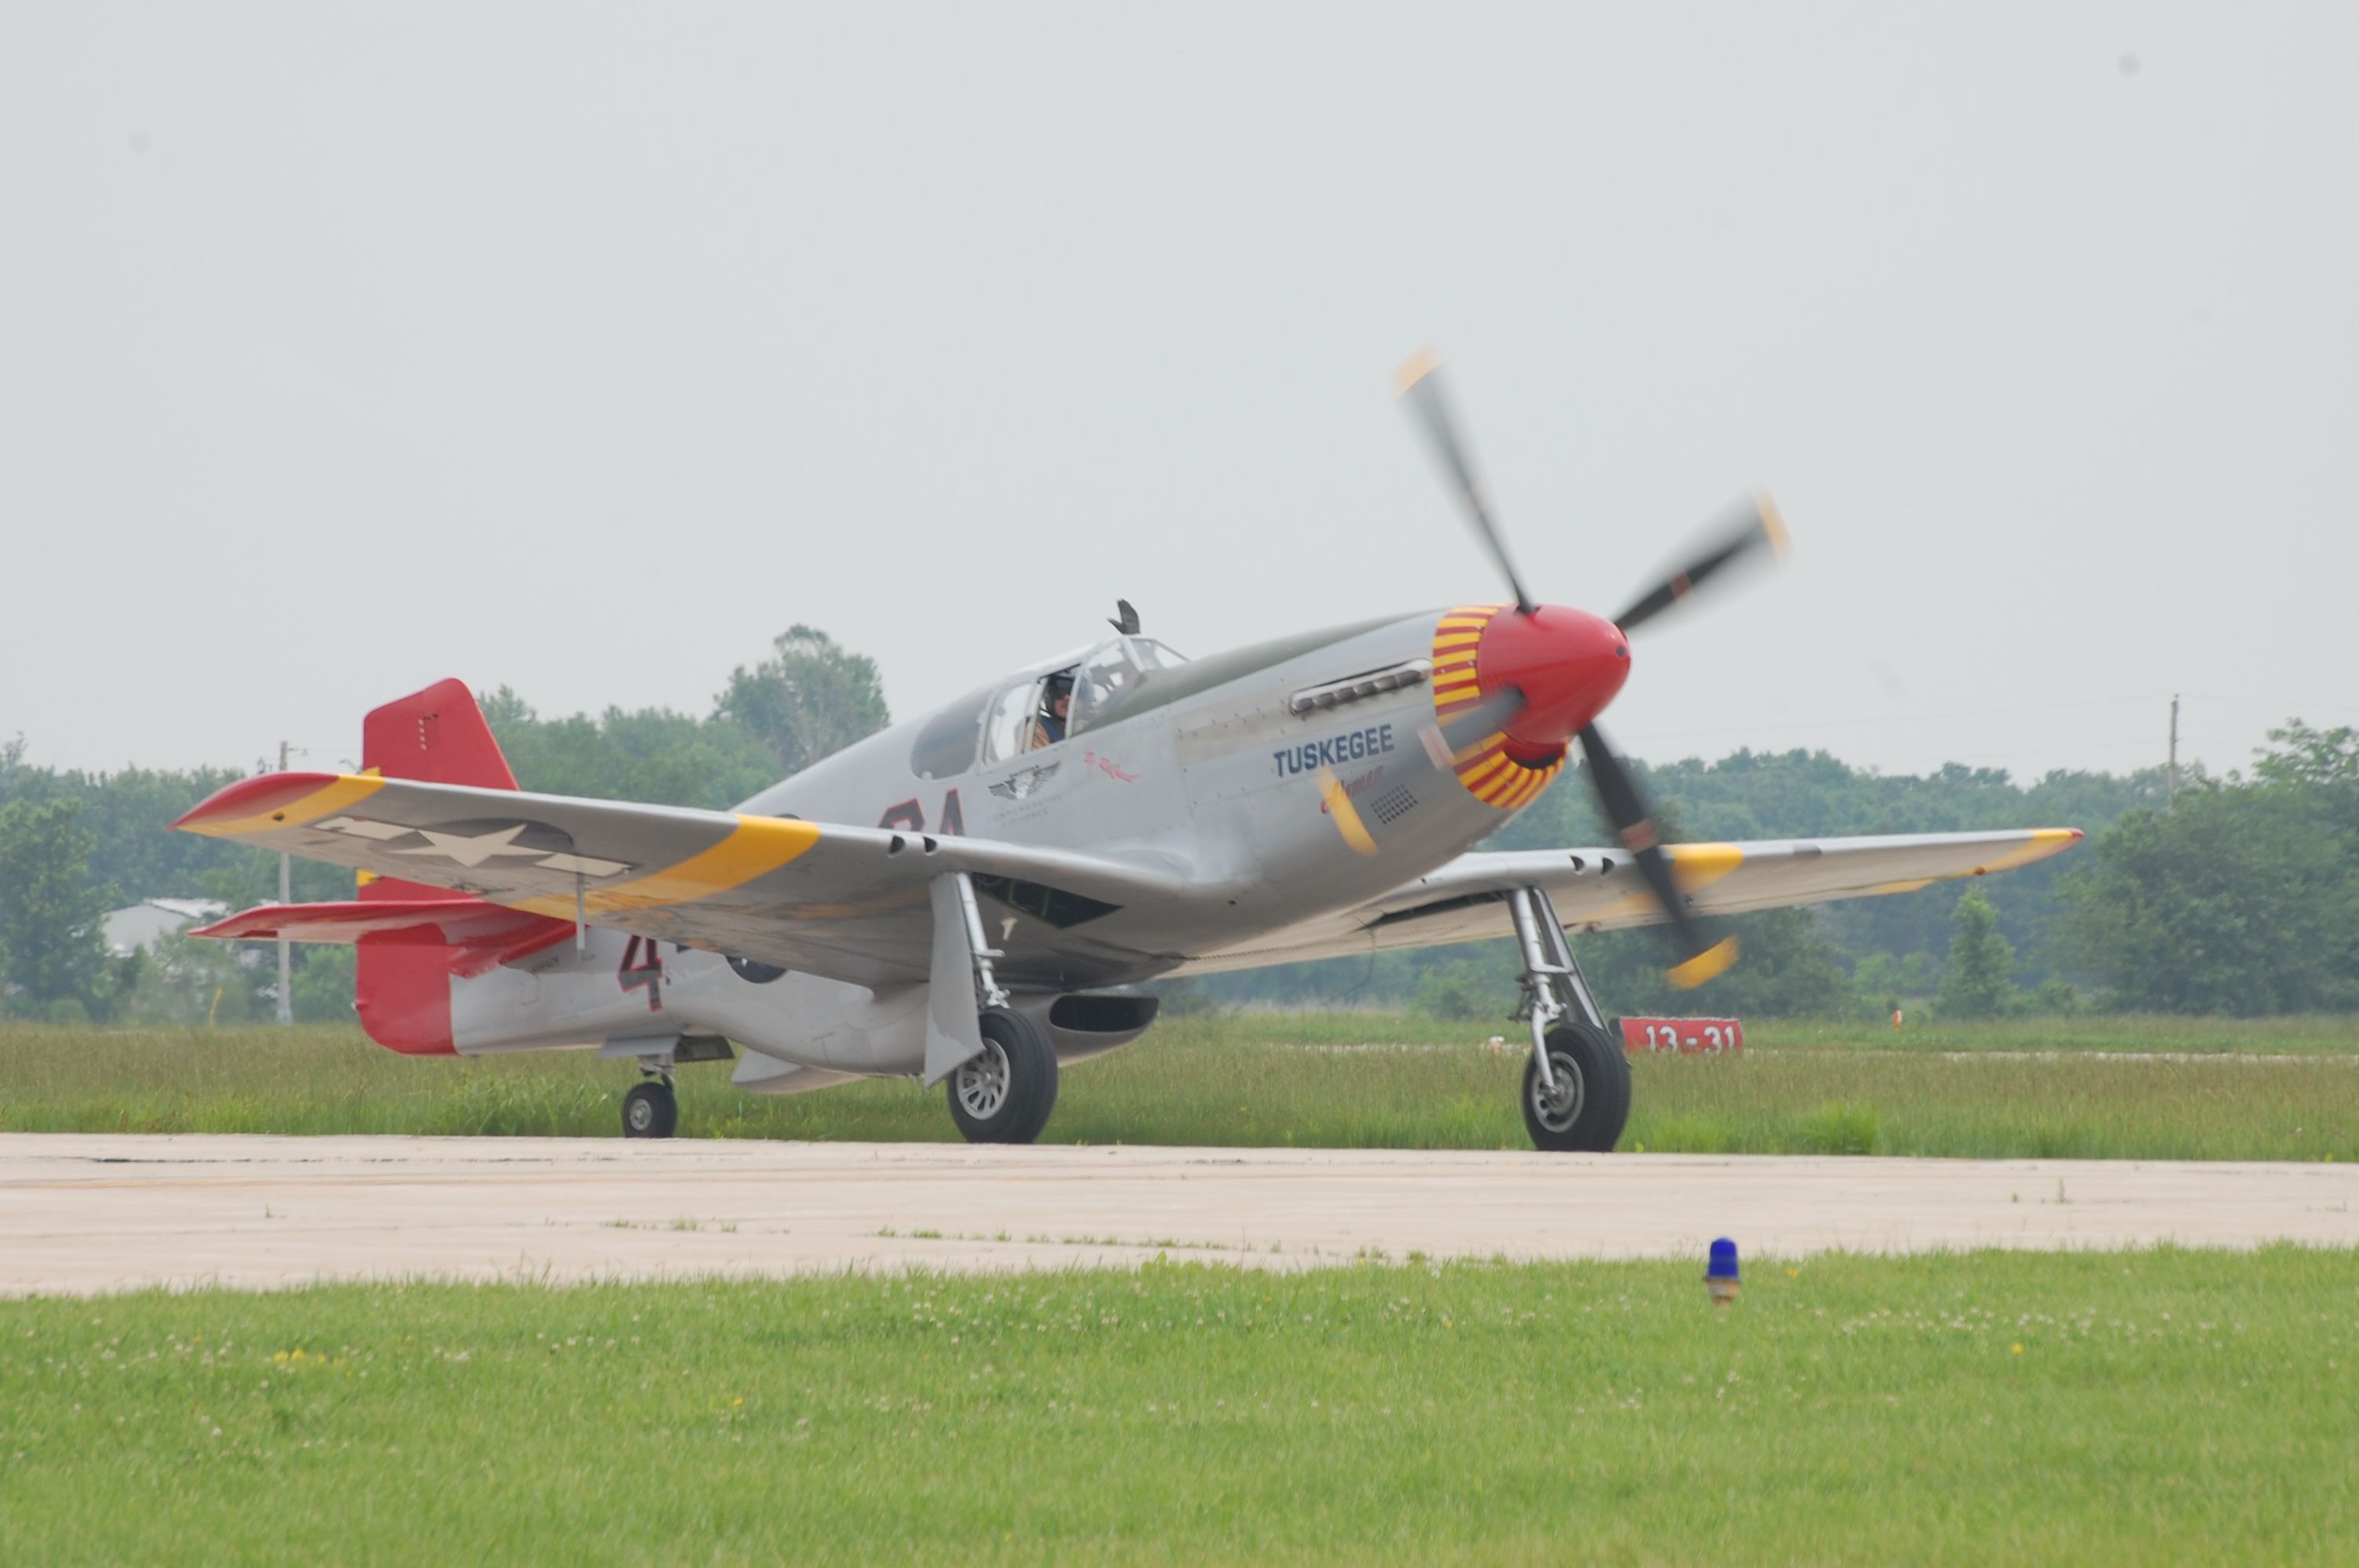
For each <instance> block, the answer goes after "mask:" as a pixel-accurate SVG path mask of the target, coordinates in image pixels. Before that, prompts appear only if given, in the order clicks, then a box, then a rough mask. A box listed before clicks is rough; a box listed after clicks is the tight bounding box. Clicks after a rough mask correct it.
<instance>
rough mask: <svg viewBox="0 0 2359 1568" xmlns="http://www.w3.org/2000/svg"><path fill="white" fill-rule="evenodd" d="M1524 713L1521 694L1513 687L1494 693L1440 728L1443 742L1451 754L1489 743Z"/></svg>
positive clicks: (1522, 695)
mask: <svg viewBox="0 0 2359 1568" xmlns="http://www.w3.org/2000/svg"><path fill="white" fill-rule="evenodd" d="M1523 710H1524V694H1523V693H1522V692H1520V691H1517V689H1516V688H1515V687H1508V688H1507V689H1506V690H1505V691H1501V692H1494V693H1493V694H1492V695H1491V696H1489V697H1484V699H1483V700H1482V701H1480V702H1478V703H1476V704H1475V705H1474V706H1473V707H1472V708H1467V709H1465V710H1464V711H1463V712H1462V713H1459V714H1458V715H1456V716H1455V717H1454V718H1452V719H1451V720H1450V721H1449V722H1448V723H1447V724H1444V725H1443V726H1442V727H1441V739H1442V743H1443V744H1445V745H1447V746H1448V747H1449V748H1450V749H1451V751H1452V752H1462V751H1464V750H1465V749H1466V748H1467V747H1469V746H1472V745H1474V744H1476V743H1477V742H1479V741H1487V740H1489V739H1490V738H1491V737H1492V736H1493V735H1495V734H1496V733H1498V732H1499V731H1500V730H1503V729H1505V728H1506V726H1507V723H1508V721H1509V720H1511V719H1514V718H1515V717H1516V715H1517V714H1518V713H1521V712H1522V711H1523Z"/></svg>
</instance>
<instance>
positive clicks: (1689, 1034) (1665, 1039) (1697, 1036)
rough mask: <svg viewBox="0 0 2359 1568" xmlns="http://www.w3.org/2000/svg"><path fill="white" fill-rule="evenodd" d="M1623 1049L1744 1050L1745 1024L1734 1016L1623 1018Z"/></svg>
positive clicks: (1710, 1052)
mask: <svg viewBox="0 0 2359 1568" xmlns="http://www.w3.org/2000/svg"><path fill="white" fill-rule="evenodd" d="M1622 1049H1624V1050H1625V1051H1677V1052H1679V1053H1680V1054H1681V1055H1683V1056H1717V1055H1721V1054H1726V1053H1734V1052H1737V1051H1742V1050H1744V1049H1745V1025H1744V1023H1743V1022H1740V1021H1738V1020H1736V1019H1734V1018H1625V1019H1624V1020H1623V1021H1622Z"/></svg>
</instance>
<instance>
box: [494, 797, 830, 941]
mask: <svg viewBox="0 0 2359 1568" xmlns="http://www.w3.org/2000/svg"><path fill="white" fill-rule="evenodd" d="M819 838H820V830H819V828H818V827H816V826H814V825H813V824H811V823H809V822H797V821H791V820H789V819H788V818H785V817H778V816H741V817H739V818H738V819H737V826H736V827H734V828H733V829H732V830H731V831H730V834H729V836H728V837H727V838H723V839H722V840H721V842H720V843H718V844H715V845H714V846H712V848H711V849H706V850H704V851H702V852H701V853H699V854H695V855H690V857H689V858H688V859H687V860H682V861H680V862H679V864H678V865H675V866H671V867H669V868H667V869H666V870H663V871H652V872H650V873H648V874H647V875H646V876H644V877H634V878H632V879H631V880H630V881H626V882H621V883H617V884H616V885H614V886H613V887H605V888H599V889H597V890H596V891H594V892H591V893H590V894H589V895H588V897H587V898H586V899H584V900H583V903H584V905H585V907H586V908H587V910H588V912H589V913H590V914H614V913H616V912H618V911H622V910H631V909H656V908H660V907H661V906H663V905H665V904H673V903H699V902H700V901H701V900H704V899H708V898H711V897H712V895H713V894H714V893H720V892H729V891H730V890H731V889H732V888H739V887H743V886H745V884H746V883H747V882H750V881H753V880H754V879H755V878H756V877H761V876H766V875H768V874H769V873H770V872H772V871H777V869H778V868H779V867H780V866H783V865H785V864H786V863H787V862H788V861H789V860H793V859H794V858H795V857H796V856H798V855H799V854H801V853H802V852H803V851H804V850H806V849H810V847H811V846H812V845H813V844H816V843H818V842H819ZM511 907H513V908H516V909H524V910H530V911H531V912H532V913H533V914H553V915H556V916H558V917H560V918H561V919H571V917H572V914H573V901H572V900H571V898H563V897H560V898H536V899H527V900H526V901H524V902H522V903H516V904H514V905H512V906H511Z"/></svg>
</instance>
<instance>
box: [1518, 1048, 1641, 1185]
mask: <svg viewBox="0 0 2359 1568" xmlns="http://www.w3.org/2000/svg"><path fill="white" fill-rule="evenodd" d="M1548 1058H1549V1068H1550V1070H1551V1071H1552V1072H1553V1073H1554V1074H1555V1076H1556V1086H1555V1087H1554V1088H1553V1089H1550V1088H1549V1086H1548V1085H1546V1084H1543V1083H1541V1082H1540V1073H1539V1064H1538V1063H1537V1062H1531V1061H1527V1062H1526V1063H1525V1064H1524V1128H1525V1130H1527V1131H1528V1132H1529V1133H1530V1134H1531V1135H1532V1142H1533V1144H1534V1145H1535V1146H1536V1147H1538V1148H1541V1149H1547V1150H1551V1151H1555V1152H1589V1153H1594V1154H1603V1153H1606V1152H1609V1151H1611V1150H1612V1149H1613V1147H1614V1143H1615V1142H1616V1141H1619V1140H1620V1138H1621V1136H1622V1129H1623V1126H1624V1124H1625V1123H1626V1122H1628V1121H1629V1119H1630V1058H1629V1057H1627V1056H1625V1055H1624V1054H1622V1047H1621V1046H1620V1045H1619V1044H1616V1043H1615V1042H1614V1040H1613V1039H1612V1038H1611V1037H1609V1036H1608V1035H1607V1034H1606V1033H1604V1031H1603V1030H1600V1029H1596V1028H1593V1027H1592V1026H1591V1025H1589V1024H1586V1023H1560V1024H1558V1025H1557V1026H1556V1027H1555V1028H1554V1029H1551V1030H1549V1033H1548Z"/></svg>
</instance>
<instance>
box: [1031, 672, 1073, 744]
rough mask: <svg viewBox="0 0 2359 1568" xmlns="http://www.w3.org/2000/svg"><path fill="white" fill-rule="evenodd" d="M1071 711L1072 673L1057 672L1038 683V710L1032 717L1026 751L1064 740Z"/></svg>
mask: <svg viewBox="0 0 2359 1568" xmlns="http://www.w3.org/2000/svg"><path fill="white" fill-rule="evenodd" d="M1072 709H1073V672H1072V671H1071V670H1059V671H1058V672H1057V673H1056V674H1055V675H1052V676H1049V678H1048V679H1047V680H1045V681H1043V682H1041V683H1040V710H1039V711H1038V713H1036V714H1034V715H1033V716H1032V744H1031V745H1030V746H1029V747H1027V750H1028V751H1034V752H1037V751H1038V750H1039V749H1040V748H1041V747H1043V746H1053V745H1055V744H1056V743H1057V742H1058V741H1061V740H1063V739H1064V738H1065V726H1066V724H1067V722H1068V721H1069V720H1070V719H1071V715H1072Z"/></svg>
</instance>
